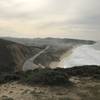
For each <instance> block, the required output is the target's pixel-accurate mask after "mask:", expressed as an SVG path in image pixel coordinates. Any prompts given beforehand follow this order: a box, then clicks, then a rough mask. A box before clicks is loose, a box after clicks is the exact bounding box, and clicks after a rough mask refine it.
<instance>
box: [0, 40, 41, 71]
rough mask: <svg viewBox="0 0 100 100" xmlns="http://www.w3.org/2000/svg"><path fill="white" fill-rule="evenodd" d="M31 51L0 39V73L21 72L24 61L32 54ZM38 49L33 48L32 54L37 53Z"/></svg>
mask: <svg viewBox="0 0 100 100" xmlns="http://www.w3.org/2000/svg"><path fill="white" fill-rule="evenodd" d="M31 49H32V48H30V47H28V46H25V45H22V44H18V43H15V42H11V41H7V40H3V39H0V72H14V71H21V70H22V65H23V63H24V62H25V60H26V59H28V58H29V57H30V56H31V54H33V52H32V50H33V49H32V50H31ZM35 49H36V50H35ZM38 49H39V48H37V47H35V48H34V50H33V51H34V53H37V52H38Z"/></svg>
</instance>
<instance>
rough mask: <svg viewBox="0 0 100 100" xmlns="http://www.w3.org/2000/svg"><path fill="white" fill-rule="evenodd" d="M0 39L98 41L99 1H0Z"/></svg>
mask: <svg viewBox="0 0 100 100" xmlns="http://www.w3.org/2000/svg"><path fill="white" fill-rule="evenodd" d="M0 36H13V37H31V38H34V37H64V38H82V39H95V40H100V0H0Z"/></svg>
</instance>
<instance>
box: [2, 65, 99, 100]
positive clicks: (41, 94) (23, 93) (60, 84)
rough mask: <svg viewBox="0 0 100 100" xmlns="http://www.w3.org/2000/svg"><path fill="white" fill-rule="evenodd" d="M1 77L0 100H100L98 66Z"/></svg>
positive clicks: (35, 71)
mask: <svg viewBox="0 0 100 100" xmlns="http://www.w3.org/2000/svg"><path fill="white" fill-rule="evenodd" d="M0 76H2V77H1V78H0V81H1V85H0V100H28V99H30V100H100V67H99V66H80V67H73V68H69V69H62V68H56V69H48V68H46V69H41V68H40V69H35V70H33V71H26V72H21V73H14V74H11V75H10V74H8V75H7V74H6V75H4V74H3V75H0Z"/></svg>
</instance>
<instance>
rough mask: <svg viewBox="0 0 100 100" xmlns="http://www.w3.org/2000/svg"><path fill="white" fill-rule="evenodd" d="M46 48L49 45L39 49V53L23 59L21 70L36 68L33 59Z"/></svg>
mask: <svg viewBox="0 0 100 100" xmlns="http://www.w3.org/2000/svg"><path fill="white" fill-rule="evenodd" d="M47 49H49V46H47V47H46V48H45V49H43V50H41V51H40V52H39V53H37V54H36V55H35V56H33V57H31V58H29V59H28V60H26V61H25V63H24V64H23V67H22V68H23V71H26V70H29V69H34V68H38V66H37V65H36V64H34V60H35V59H36V58H37V57H39V56H40V55H41V54H42V53H44V52H45V51H46V50H47Z"/></svg>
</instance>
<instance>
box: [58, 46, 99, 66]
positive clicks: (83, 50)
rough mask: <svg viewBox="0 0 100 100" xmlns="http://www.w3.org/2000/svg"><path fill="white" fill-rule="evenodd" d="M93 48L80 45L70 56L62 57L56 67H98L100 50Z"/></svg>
mask: <svg viewBox="0 0 100 100" xmlns="http://www.w3.org/2000/svg"><path fill="white" fill-rule="evenodd" d="M95 47H96V45H95ZM95 47H94V46H91V45H82V46H79V47H77V48H74V49H73V51H72V54H70V55H69V56H66V57H64V58H63V59H62V60H61V62H60V63H59V65H58V66H59V67H60V66H63V67H64V68H68V67H73V66H79V65H100V50H98V49H96V48H95ZM99 47H100V45H99Z"/></svg>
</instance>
